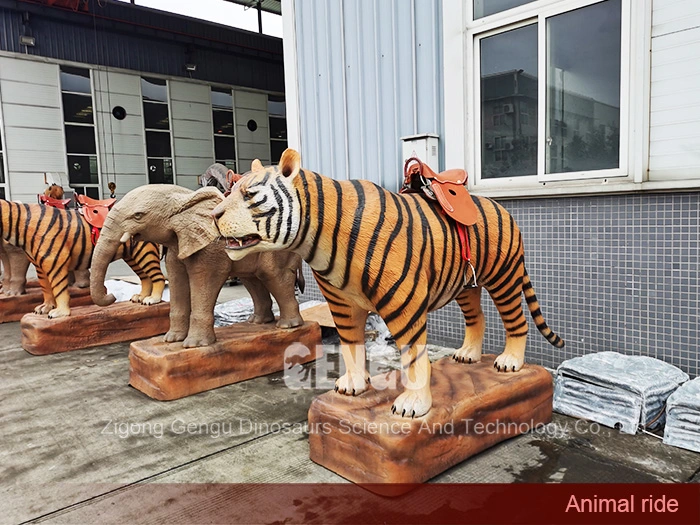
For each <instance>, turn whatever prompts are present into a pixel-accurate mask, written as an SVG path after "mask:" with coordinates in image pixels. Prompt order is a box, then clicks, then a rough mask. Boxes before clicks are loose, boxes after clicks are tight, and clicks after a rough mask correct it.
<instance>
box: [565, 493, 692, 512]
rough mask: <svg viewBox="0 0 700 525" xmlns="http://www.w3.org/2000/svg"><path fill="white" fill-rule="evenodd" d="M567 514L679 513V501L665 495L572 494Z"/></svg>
mask: <svg viewBox="0 0 700 525" xmlns="http://www.w3.org/2000/svg"><path fill="white" fill-rule="evenodd" d="M565 512H580V513H612V512H647V513H666V512H678V500H677V499H674V498H667V497H666V496H665V495H662V496H658V497H655V496H652V495H649V497H644V498H642V497H640V496H635V495H634V494H630V496H628V497H626V498H599V497H598V496H597V495H594V496H593V497H592V498H577V497H576V495H575V494H572V495H571V497H570V498H569V502H568V504H567V506H566V511H565Z"/></svg>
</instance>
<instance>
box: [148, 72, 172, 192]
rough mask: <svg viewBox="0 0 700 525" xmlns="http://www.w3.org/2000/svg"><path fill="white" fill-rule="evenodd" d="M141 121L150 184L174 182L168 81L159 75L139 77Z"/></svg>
mask: <svg viewBox="0 0 700 525" xmlns="http://www.w3.org/2000/svg"><path fill="white" fill-rule="evenodd" d="M141 97H142V99H143V121H144V128H145V130H146V157H147V163H148V182H149V184H173V183H174V182H175V177H174V173H173V158H172V156H173V155H172V146H171V142H170V110H169V108H168V83H167V81H166V80H162V79H159V78H147V77H141Z"/></svg>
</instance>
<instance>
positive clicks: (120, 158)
mask: <svg viewBox="0 0 700 525" xmlns="http://www.w3.org/2000/svg"><path fill="white" fill-rule="evenodd" d="M92 77H93V86H94V104H95V108H94V109H95V126H96V128H97V149H98V151H99V152H100V155H99V164H100V172H101V175H102V177H101V178H102V186H103V193H104V194H105V195H108V194H109V193H108V191H109V190H108V189H107V184H108V183H109V182H115V183H116V185H117V194H118V195H124V194H125V193H127V192H128V191H129V190H132V189H134V188H136V187H138V186H142V185H144V184H147V183H148V176H147V173H146V143H145V135H144V125H143V116H142V115H143V102H142V100H141V79H140V77H139V76H138V75H129V74H125V73H114V72H109V73H108V72H105V71H93V73H92ZM115 106H121V107H123V108H124V109H125V110H126V118H125V119H123V120H117V119H116V118H114V116H113V115H112V109H113V108H114V107H115Z"/></svg>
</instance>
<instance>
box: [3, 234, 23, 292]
mask: <svg viewBox="0 0 700 525" xmlns="http://www.w3.org/2000/svg"><path fill="white" fill-rule="evenodd" d="M0 261H1V262H2V272H3V273H2V287H1V288H2V289H0V293H2V294H3V295H24V294H25V293H26V286H27V270H28V269H29V264H30V263H29V259H27V255H26V254H25V253H24V250H23V249H22V248H17V247H16V246H13V245H12V244H10V243H7V242H5V241H2V240H0Z"/></svg>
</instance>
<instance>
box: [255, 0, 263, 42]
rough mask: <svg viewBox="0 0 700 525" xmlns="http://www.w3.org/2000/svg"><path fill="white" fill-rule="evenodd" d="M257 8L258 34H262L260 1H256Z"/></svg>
mask: <svg viewBox="0 0 700 525" xmlns="http://www.w3.org/2000/svg"><path fill="white" fill-rule="evenodd" d="M256 7H257V8H258V33H260V34H262V32H263V30H262V1H261V0H258V3H257V5H256Z"/></svg>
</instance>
